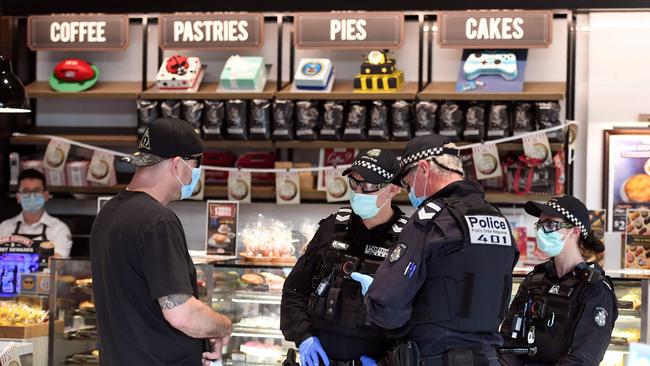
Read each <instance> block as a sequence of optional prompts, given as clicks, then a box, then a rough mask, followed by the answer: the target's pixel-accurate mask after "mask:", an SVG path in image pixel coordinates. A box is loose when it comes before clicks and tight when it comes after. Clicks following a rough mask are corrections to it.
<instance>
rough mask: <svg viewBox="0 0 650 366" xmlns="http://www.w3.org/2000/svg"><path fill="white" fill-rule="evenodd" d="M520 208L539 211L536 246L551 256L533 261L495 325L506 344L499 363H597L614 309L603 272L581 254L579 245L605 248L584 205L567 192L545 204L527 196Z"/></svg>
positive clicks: (613, 299) (602, 351) (607, 339)
mask: <svg viewBox="0 0 650 366" xmlns="http://www.w3.org/2000/svg"><path fill="white" fill-rule="evenodd" d="M524 208H525V210H526V212H527V213H528V214H530V215H533V216H536V217H539V221H538V222H537V223H536V224H535V229H536V230H537V233H536V236H537V246H538V248H539V249H540V250H541V251H542V252H544V253H545V254H547V255H548V256H549V257H551V259H550V260H548V261H547V262H545V263H542V264H540V265H538V266H536V267H535V269H534V270H533V271H532V272H530V273H529V274H528V276H527V277H526V279H525V280H524V281H523V282H522V284H521V286H519V291H518V292H517V296H516V297H515V299H514V300H513V302H512V304H511V305H510V310H509V311H508V316H507V317H506V319H505V320H504V322H503V324H502V326H501V334H502V335H503V338H504V341H505V343H506V346H507V347H504V349H502V351H501V352H502V355H501V363H502V364H503V365H594V366H595V365H598V364H599V363H600V361H601V360H602V358H603V356H604V354H605V351H606V349H607V346H608V345H609V341H610V337H611V334H612V329H613V327H614V322H615V321H616V318H617V316H618V311H617V307H616V296H615V294H614V290H613V287H612V284H611V282H610V280H609V278H608V277H606V276H605V273H604V271H603V269H602V268H600V267H599V266H598V265H597V264H595V263H585V261H584V259H583V257H582V255H581V249H583V250H584V249H586V250H590V251H594V252H598V253H601V252H603V251H604V250H605V247H604V246H603V243H602V242H601V241H600V240H598V239H597V238H595V237H594V234H593V232H592V231H591V224H590V221H589V213H588V211H587V208H586V207H585V206H584V205H583V204H582V202H580V201H579V200H577V199H576V198H574V197H572V196H568V195H564V196H560V197H556V198H553V199H551V200H550V201H548V202H546V203H545V204H541V203H536V202H531V201H529V202H527V203H526V205H525V206H524ZM517 347H520V349H519V350H518V351H515V350H514V349H515V348H517ZM535 348H536V353H535V350H534V349H535ZM524 350H527V351H529V352H528V354H523V353H524V352H523V351H524ZM512 353H521V354H520V355H518V356H515V355H513V354H512ZM533 354H534V355H533Z"/></svg>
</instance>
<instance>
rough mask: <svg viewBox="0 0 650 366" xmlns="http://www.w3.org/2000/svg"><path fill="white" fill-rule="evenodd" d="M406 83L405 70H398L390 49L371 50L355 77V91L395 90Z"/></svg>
mask: <svg viewBox="0 0 650 366" xmlns="http://www.w3.org/2000/svg"><path fill="white" fill-rule="evenodd" d="M403 84H404V72H403V71H402V70H398V69H397V66H396V64H395V60H394V59H392V58H390V57H389V56H388V50H382V51H371V52H370V53H369V54H368V57H367V58H366V60H365V61H364V62H363V63H362V64H361V71H360V72H359V73H358V74H357V76H355V77H354V84H353V85H354V91H355V92H395V91H398V90H400V89H401V88H402V85H403Z"/></svg>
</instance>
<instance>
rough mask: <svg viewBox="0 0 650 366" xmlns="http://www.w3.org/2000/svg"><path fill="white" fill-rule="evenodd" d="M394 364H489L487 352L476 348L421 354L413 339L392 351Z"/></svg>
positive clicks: (434, 365)
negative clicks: (432, 354) (431, 354)
mask: <svg viewBox="0 0 650 366" xmlns="http://www.w3.org/2000/svg"><path fill="white" fill-rule="evenodd" d="M388 358H389V361H390V364H391V365H392V366H488V365H489V361H488V358H487V356H486V355H485V352H483V351H482V350H478V349H474V348H467V347H461V348H453V349H450V350H448V351H446V352H444V353H441V354H439V355H436V356H421V355H420V351H419V349H418V346H417V344H416V343H415V342H413V341H408V342H402V343H400V345H399V346H397V348H395V349H394V350H393V351H391V352H390V354H389V356H388Z"/></svg>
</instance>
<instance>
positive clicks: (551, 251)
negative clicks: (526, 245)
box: [536, 228, 566, 257]
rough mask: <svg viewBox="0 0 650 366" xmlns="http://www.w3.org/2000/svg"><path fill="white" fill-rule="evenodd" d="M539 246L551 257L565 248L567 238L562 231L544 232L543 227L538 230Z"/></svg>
mask: <svg viewBox="0 0 650 366" xmlns="http://www.w3.org/2000/svg"><path fill="white" fill-rule="evenodd" d="M536 237H537V247H538V248H539V250H541V251H542V252H544V254H546V255H548V256H549V257H555V256H556V255H558V254H560V252H562V249H564V242H565V241H566V240H565V239H563V238H562V233H560V231H553V232H551V233H547V232H544V229H543V228H539V229H538V230H537V235H536Z"/></svg>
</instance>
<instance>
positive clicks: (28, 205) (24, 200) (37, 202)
mask: <svg viewBox="0 0 650 366" xmlns="http://www.w3.org/2000/svg"><path fill="white" fill-rule="evenodd" d="M20 206H21V207H22V208H23V211H25V212H29V213H33V212H37V211H38V210H40V209H42V208H43V207H45V196H44V195H43V194H29V195H24V196H21V197H20Z"/></svg>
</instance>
